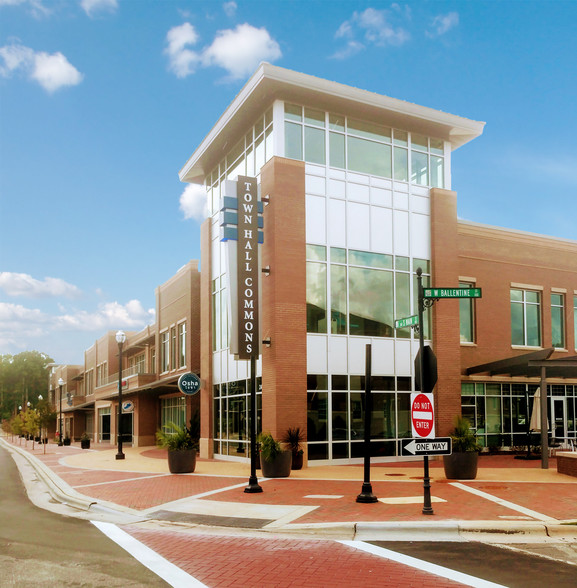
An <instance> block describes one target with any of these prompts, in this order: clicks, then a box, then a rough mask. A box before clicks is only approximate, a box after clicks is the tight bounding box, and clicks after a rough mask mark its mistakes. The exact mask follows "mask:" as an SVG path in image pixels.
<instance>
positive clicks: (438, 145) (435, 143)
mask: <svg viewBox="0 0 577 588" xmlns="http://www.w3.org/2000/svg"><path fill="white" fill-rule="evenodd" d="M444 146H445V144H444V141H443V139H430V151H431V153H435V154H436V155H444Z"/></svg>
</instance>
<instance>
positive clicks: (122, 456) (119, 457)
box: [116, 451, 125, 459]
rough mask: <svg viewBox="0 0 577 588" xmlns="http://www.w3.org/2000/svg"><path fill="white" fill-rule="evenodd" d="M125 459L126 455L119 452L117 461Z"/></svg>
mask: <svg viewBox="0 0 577 588" xmlns="http://www.w3.org/2000/svg"><path fill="white" fill-rule="evenodd" d="M124 458H125V455H124V453H122V452H120V451H119V452H118V453H117V454H116V459H124Z"/></svg>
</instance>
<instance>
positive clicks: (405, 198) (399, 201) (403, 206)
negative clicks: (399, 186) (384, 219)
mask: <svg viewBox="0 0 577 588" xmlns="http://www.w3.org/2000/svg"><path fill="white" fill-rule="evenodd" d="M393 207H394V208H396V209H397V210H409V195H408V194H405V193H402V192H395V193H394V194H393Z"/></svg>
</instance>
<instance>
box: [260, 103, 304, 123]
mask: <svg viewBox="0 0 577 588" xmlns="http://www.w3.org/2000/svg"><path fill="white" fill-rule="evenodd" d="M284 117H285V119H286V120H298V121H302V119H303V109H302V108H301V107H300V106H299V105H298V104H286V103H285V105H284ZM261 124H262V123H261Z"/></svg>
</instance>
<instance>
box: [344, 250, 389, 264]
mask: <svg viewBox="0 0 577 588" xmlns="http://www.w3.org/2000/svg"><path fill="white" fill-rule="evenodd" d="M349 264H350V265H366V266H369V267H380V268H383V269H392V268H393V256H392V255H384V254H382V253H369V252H368V251H354V250H353V249H351V250H350V251H349Z"/></svg>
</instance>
